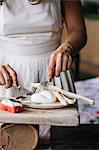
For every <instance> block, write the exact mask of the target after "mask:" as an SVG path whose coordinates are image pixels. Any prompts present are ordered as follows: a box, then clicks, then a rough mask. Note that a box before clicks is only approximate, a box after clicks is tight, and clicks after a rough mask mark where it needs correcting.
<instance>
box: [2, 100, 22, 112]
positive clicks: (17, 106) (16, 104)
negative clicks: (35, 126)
mask: <svg viewBox="0 0 99 150" xmlns="http://www.w3.org/2000/svg"><path fill="white" fill-rule="evenodd" d="M0 109H1V110H5V111H8V112H13V113H17V112H21V111H23V110H24V107H23V105H22V103H21V102H20V101H17V100H15V99H5V100H3V101H1V103H0Z"/></svg>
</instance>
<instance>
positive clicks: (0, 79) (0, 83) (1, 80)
mask: <svg viewBox="0 0 99 150" xmlns="http://www.w3.org/2000/svg"><path fill="white" fill-rule="evenodd" d="M5 84H6V82H5V79H4V77H3V75H2V73H0V85H5Z"/></svg>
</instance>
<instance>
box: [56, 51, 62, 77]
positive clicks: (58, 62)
mask: <svg viewBox="0 0 99 150" xmlns="http://www.w3.org/2000/svg"><path fill="white" fill-rule="evenodd" d="M61 65H62V53H58V54H57V57H56V68H55V76H56V77H58V76H59V75H60V72H61Z"/></svg>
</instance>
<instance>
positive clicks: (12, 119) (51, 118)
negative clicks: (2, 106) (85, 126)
mask: <svg viewBox="0 0 99 150" xmlns="http://www.w3.org/2000/svg"><path fill="white" fill-rule="evenodd" d="M0 122H1V123H17V124H46V125H54V126H78V125H79V113H78V111H77V108H76V107H75V106H71V107H66V108H61V109H60V108H58V109H50V110H46V109H45V110H44V109H31V108H26V110H25V111H24V112H21V113H10V112H6V111H2V110H0Z"/></svg>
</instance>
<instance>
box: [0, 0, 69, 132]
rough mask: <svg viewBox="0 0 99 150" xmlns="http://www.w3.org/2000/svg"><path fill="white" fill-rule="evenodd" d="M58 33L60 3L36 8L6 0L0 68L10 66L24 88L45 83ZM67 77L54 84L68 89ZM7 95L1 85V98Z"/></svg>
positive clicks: (0, 19)
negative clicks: (34, 83)
mask: <svg viewBox="0 0 99 150" xmlns="http://www.w3.org/2000/svg"><path fill="white" fill-rule="evenodd" d="M61 33H62V17H61V0H47V1H46V0H43V2H42V3H40V4H38V5H31V4H29V3H28V0H5V2H4V4H3V5H2V6H0V65H2V64H9V65H10V66H11V67H12V68H13V69H14V70H15V71H16V73H17V77H18V82H19V85H21V86H23V87H25V88H28V89H29V88H30V83H31V82H42V81H46V80H47V78H48V75H47V70H48V63H49V57H50V54H51V53H52V52H53V51H55V49H56V48H57V47H58V46H59V45H60V42H61ZM67 76H68V75H66V73H64V72H62V73H61V76H60V77H59V78H54V80H53V83H54V84H55V85H57V86H59V87H61V88H64V89H66V90H69V85H68V82H67ZM9 92H10V89H7V90H6V89H5V88H4V87H2V86H0V96H8V95H9ZM9 96H11V95H9ZM42 132H43V133H44V131H42ZM42 132H41V133H42Z"/></svg>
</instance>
